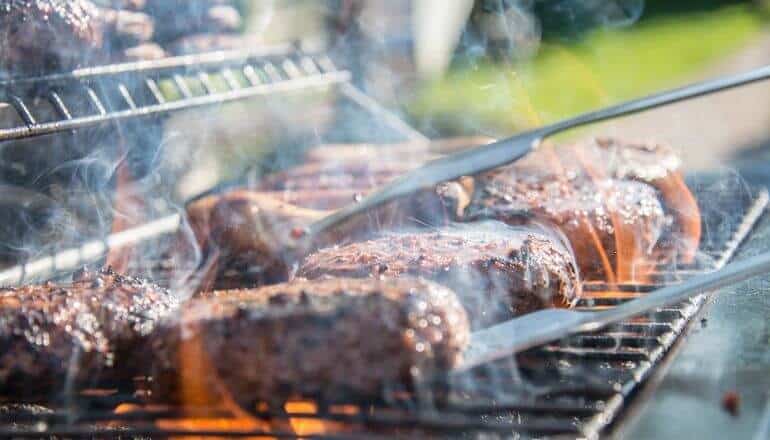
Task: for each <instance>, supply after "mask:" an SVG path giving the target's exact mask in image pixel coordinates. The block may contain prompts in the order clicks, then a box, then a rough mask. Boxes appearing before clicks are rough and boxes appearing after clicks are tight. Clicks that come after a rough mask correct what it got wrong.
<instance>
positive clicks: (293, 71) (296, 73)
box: [0, 46, 768, 438]
mask: <svg viewBox="0 0 770 440" xmlns="http://www.w3.org/2000/svg"><path fill="white" fill-rule="evenodd" d="M311 66H314V67H311ZM234 69H238V70H239V71H240V72H241V73H242V74H243V76H244V77H245V78H246V79H247V80H248V84H242V83H238V81H237V80H227V77H228V76H229V75H228V73H227V72H228V71H229V72H232V71H233V70H234ZM257 70H259V71H260V72H261V73H262V74H263V76H262V77H261V78H255V77H254V76H253V75H252V74H250V73H247V72H250V71H253V72H254V73H256V72H257ZM213 74H217V75H221V77H222V78H224V79H225V82H226V84H227V85H228V88H229V89H228V90H216V88H215V87H213V86H212V87H206V86H205V80H203V78H204V77H205V75H213ZM189 75H196V76H197V77H198V78H199V79H200V80H201V83H202V84H204V93H203V94H200V95H196V94H195V93H193V92H192V90H191V89H190V87H189V84H186V80H185V77H187V76H189ZM350 79H351V74H350V73H349V72H348V71H345V70H340V69H338V68H337V67H336V66H335V65H334V63H333V62H331V59H330V58H329V57H327V56H325V55H323V54H322V55H304V54H299V53H298V52H296V50H295V49H294V48H293V47H291V46H281V47H276V48H270V49H264V50H261V51H259V52H250V53H245V52H241V51H236V52H215V53H209V54H201V55H191V56H184V57H175V58H169V59H164V60H159V61H148V62H138V63H127V64H120V65H113V66H103V67H94V68H87V69H80V70H77V71H74V72H71V73H67V74H58V75H49V76H45V77H40V78H31V79H23V78H22V79H12V80H4V81H0V102H5V103H7V104H8V105H10V106H12V107H13V109H14V110H15V111H16V113H17V115H18V116H19V119H20V120H21V121H22V123H21V124H20V125H18V126H14V127H11V128H3V129H0V141H6V140H13V139H22V138H28V137H34V136H41V135H45V134H54V133H65V132H69V131H71V130H74V129H80V128H86V127H94V126H97V125H101V124H105V123H110V122H116V121H121V120H126V119H133V118H142V117H148V116H156V115H163V114H169V113H174V112H177V111H180V110H187V109H193V108H198V107H202V106H207V105H217V104H222V103H225V102H230V101H235V100H241V99H247V98H254V97H259V96H267V95H272V94H274V93H285V92H291V91H297V90H304V89H312V88H324V87H332V86H333V87H337V88H338V90H339V91H340V92H341V93H342V94H343V95H344V96H345V97H347V98H348V99H350V100H351V101H352V102H354V103H356V104H357V105H359V106H361V107H362V108H364V109H365V110H366V111H368V112H370V113H371V114H372V115H373V116H375V117H377V118H378V119H379V120H381V121H383V122H386V123H387V124H388V125H390V126H391V127H392V128H393V129H394V130H395V131H396V132H398V133H400V134H401V135H402V136H403V137H405V138H406V139H409V140H412V141H418V142H426V141H427V139H426V138H425V137H424V136H423V135H422V134H420V133H419V132H417V131H416V130H414V129H413V128H411V127H410V126H409V125H408V124H406V123H404V122H403V121H402V120H400V119H399V118H398V117H397V116H395V115H393V114H392V113H390V112H388V111H387V110H386V109H384V108H383V107H381V106H380V105H379V104H378V103H377V102H376V101H374V100H373V99H371V98H370V97H369V96H367V95H366V94H364V93H363V92H361V91H360V90H358V89H356V88H355V87H354V86H353V85H352V84H350ZM162 80H170V81H171V84H173V85H174V86H175V88H176V93H177V94H178V95H179V96H178V98H177V99H175V100H173V101H169V100H168V99H167V98H166V97H165V96H164V94H163V93H162V92H161V91H160V89H159V87H158V83H159V81H162ZM126 82H128V83H130V84H126ZM103 84H109V85H111V86H114V87H117V89H118V91H119V92H120V94H121V96H123V97H124V100H125V102H124V103H123V105H124V106H126V107H127V108H123V109H120V108H118V109H114V108H113V107H112V106H111V103H107V102H106V100H105V99H104V98H103V97H102V93H103ZM131 84H133V86H136V85H137V84H138V85H139V86H140V87H142V88H143V91H136V90H132V89H131V87H129V86H130V85H131ZM57 88H70V89H73V88H74V89H78V90H80V91H81V92H82V93H83V97H84V98H85V99H87V101H88V102H90V103H91V105H92V107H93V108H92V110H93V111H94V113H93V114H91V115H87V116H79V117H73V115H72V112H71V111H70V109H69V107H68V105H67V103H66V102H64V100H63V99H62V97H61V95H59V94H57V93H56V92H55V90H56V89H57ZM52 91H54V92H52ZM136 93H145V94H147V93H149V96H150V97H151V98H154V102H149V103H145V104H144V105H140V104H138V103H137V102H136V100H135V99H134V95H135V94H136ZM29 96H36V97H38V98H40V97H42V98H43V99H46V100H48V102H49V103H50V104H51V105H52V106H53V108H54V109H55V110H56V113H57V115H58V119H57V120H55V121H51V122H38V121H37V119H36V115H35V114H34V111H33V106H31V105H30V104H29V103H28V100H29ZM767 204H768V194H767V192H766V191H760V192H758V193H757V194H756V195H755V197H753V199H752V200H751V203H750V205H749V206H746V207H745V208H746V210H745V212H744V217H743V222H742V223H741V224H740V225H737V228H736V229H735V230H734V231H731V235H730V237H729V238H726V239H725V240H724V242H723V243H721V245H723V246H721V248H720V249H713V250H712V251H713V254H714V255H713V263H714V264H713V265H712V266H710V267H682V268H679V269H680V270H678V271H677V273H676V275H677V276H690V275H694V274H697V273H698V272H700V271H702V270H711V269H716V268H719V267H721V266H722V265H724V264H725V263H726V262H727V261H728V260H729V258H731V257H732V255H733V254H734V253H735V251H736V250H737V248H738V247H739V245H740V244H741V242H742V241H743V240H744V239H745V238H746V236H747V235H748V234H749V233H750V231H751V228H752V226H753V225H754V224H755V223H756V221H757V220H758V219H759V217H760V216H761V215H762V213H763V211H764V209H765V207H766V205H767ZM181 224H182V218H181V216H179V215H170V216H168V217H164V218H161V219H158V220H156V221H153V222H150V223H147V224H145V225H143V226H140V227H137V228H133V229H130V230H127V231H124V232H121V233H118V234H113V235H111V236H109V237H107V238H106V239H103V240H93V241H91V242H88V243H85V244H83V245H81V246H79V247H77V248H72V249H68V250H63V251H60V252H57V253H55V254H53V255H50V256H48V257H44V258H40V259H36V260H34V261H29V262H27V263H26V264H23V265H20V266H16V267H13V268H10V269H7V270H4V271H2V272H0V285H17V284H24V283H30V282H34V281H44V280H49V279H54V278H56V277H57V276H59V275H60V274H66V273H71V272H72V271H73V270H75V269H77V268H79V267H80V266H82V265H84V264H93V263H95V262H98V261H100V259H101V258H103V257H104V255H106V254H107V252H108V251H110V250H114V249H119V248H122V247H125V246H131V245H135V244H137V243H142V242H146V241H152V240H156V239H158V238H159V237H163V236H168V235H170V234H173V233H174V232H176V231H177V230H178V228H179V227H180V225H181ZM662 275H663V274H662ZM660 278H661V279H664V278H666V276H661V277H660ZM656 286H658V285H654V286H653V285H651V286H624V288H623V289H622V290H623V291H622V292H621V293H622V295H620V296H618V297H615V298H613V297H611V296H610V297H607V296H604V297H599V296H598V295H597V297H596V298H594V299H593V302H592V303H590V302H588V301H590V300H586V299H584V300H583V301H582V302H581V306H584V307H597V306H599V307H602V306H611V305H614V304H617V303H619V302H621V301H624V300H627V299H628V298H629V297H630V296H632V294H633V293H634V292H636V293H639V292H643V291H644V290H645V289H650V288H654V287H656ZM605 287H606V286H601V285H587V286H586V291H587V292H588V295H587V296H588V297H591V296H592V292H598V291H601V290H602V289H603V288H605ZM708 295H709V294H708V293H704V294H701V295H700V296H698V297H695V298H693V299H692V300H690V301H686V302H684V303H683V304H682V305H680V306H678V307H672V308H666V309H661V310H658V311H656V312H653V313H651V314H649V315H648V317H647V319H648V321H647V322H643V321H642V322H627V323H622V324H618V325H615V326H612V327H610V328H609V329H607V330H604V331H601V332H596V333H592V334H585V335H577V336H573V337H571V338H568V339H566V340H564V341H561V342H558V343H554V344H549V345H546V346H544V347H539V348H536V349H533V350H529V351H527V352H525V353H522V354H520V355H519V356H517V358H518V360H519V362H520V363H524V364H523V367H522V368H523V369H524V370H526V365H525V364H526V362H527V359H534V360H535V362H536V364H538V365H540V366H544V368H548V369H552V370H555V371H559V365H558V362H562V361H569V360H573V361H574V360H577V361H579V362H584V363H585V362H589V361H590V362H594V361H597V360H598V361H600V362H601V361H607V360H609V361H612V362H618V363H622V362H629V363H633V366H632V367H629V368H627V369H625V370H624V371H623V374H622V375H621V376H622V377H623V378H625V382H620V381H609V382H601V381H599V382H591V381H588V380H584V379H586V378H578V379H581V380H584V381H583V382H580V381H578V382H574V383H570V382H568V383H564V384H561V385H560V386H558V387H551V388H550V389H549V390H548V392H547V393H543V394H541V395H536V396H535V397H533V400H531V401H527V400H520V399H516V398H512V399H509V400H500V399H498V400H496V401H495V402H494V405H489V404H486V405H485V404H478V403H472V402H471V403H467V402H466V403H464V404H456V403H454V404H451V403H450V404H443V405H442V407H441V408H438V409H437V408H435V407H429V408H422V407H415V406H414V405H413V404H414V402H404V405H402V406H392V405H391V406H389V407H385V406H383V405H382V403H377V404H370V405H369V406H361V405H357V406H358V408H359V412H358V413H357V414H352V415H351V414H342V413H337V412H335V411H334V409H333V408H334V402H319V405H320V408H319V412H317V413H293V414H286V413H285V412H283V413H282V412H281V411H277V410H272V411H263V412H257V413H256V415H257V416H261V417H264V418H271V419H272V420H277V421H280V422H283V423H284V425H285V422H286V421H287V420H288V419H290V418H308V419H318V420H324V421H336V422H343V423H346V424H349V425H350V426H351V427H357V428H360V429H362V430H365V429H367V428H375V429H380V428H381V429H396V430H404V429H406V430H411V429H415V430H419V431H420V432H428V433H431V434H434V435H442V436H443V435H450V434H452V435H453V434H456V433H457V432H463V433H473V432H485V433H497V434H500V435H502V436H507V435H513V434H514V433H521V434H524V435H532V436H543V435H559V436H567V437H588V438H592V437H597V436H598V435H600V433H602V432H604V431H606V429H607V428H608V427H610V426H611V425H612V424H613V423H614V422H615V421H616V420H617V419H618V415H619V414H620V413H621V412H622V411H625V410H626V408H627V406H628V404H629V402H634V400H638V399H632V397H634V396H635V395H637V394H639V392H640V388H642V385H643V384H645V383H647V384H649V382H650V381H649V378H650V376H652V375H654V374H662V371H663V370H664V369H665V364H666V359H670V358H671V353H672V351H675V347H676V346H677V344H678V343H680V342H681V340H682V338H681V337H680V336H681V335H682V333H684V332H685V331H686V330H687V328H688V324H689V323H690V322H692V320H693V318H694V317H697V316H698V313H700V312H701V311H702V310H703V306H704V304H705V303H706V302H707V298H708ZM618 338H619V339H618ZM615 340H620V341H621V342H622V343H621V344H620V345H619V346H617V347H616V346H610V347H608V346H607V343H608V342H611V341H615ZM629 365H631V364H629ZM482 375H483V373H482ZM573 379H574V378H573ZM482 383H483V382H482ZM495 385H496V384H494V383H493V384H489V386H490V387H493V386H495ZM642 392H643V391H642ZM564 396H567V397H570V398H572V397H575V396H582V397H583V398H584V400H585V402H584V404H583V405H578V406H576V405H574V404H573V405H570V404H568V403H565V402H564V401H562V400H561V399H562V397H564ZM93 400H94V402H91V403H94V404H95V405H96V406H95V407H93V406H91V409H86V410H83V408H81V409H80V410H78V409H75V410H72V409H69V410H68V409H64V410H59V411H54V412H53V413H49V414H42V415H41V414H36V415H27V416H25V415H24V414H22V413H17V414H12V415H11V416H7V415H1V414H0V436H1V437H8V436H11V437H18V438H23V437H28V438H37V437H41V436H63V437H92V436H94V435H97V436H136V435H150V436H164V437H167V436H175V435H180V436H183V435H195V436H203V437H206V436H223V435H227V436H232V437H254V436H269V437H278V438H299V437H301V436H297V435H296V434H295V433H292V432H286V431H283V430H281V429H278V430H270V431H264V432H263V431H225V432H223V431H220V430H209V431H205V430H201V431H189V430H182V429H178V430H166V429H159V428H158V427H156V426H155V424H154V423H153V422H154V421H155V420H158V419H162V418H166V419H168V418H171V419H175V418H180V417H183V416H184V415H186V414H187V413H181V412H180V411H179V410H176V409H173V408H171V409H161V410H144V411H140V412H132V413H127V414H121V415H117V414H114V413H113V412H112V410H111V409H110V408H114V407H115V406H116V404H117V403H119V402H127V403H136V402H137V401H136V399H135V398H133V397H132V396H128V395H112V396H108V397H102V398H98V399H93ZM84 402H85V401H84ZM339 403H344V404H345V403H349V402H339ZM391 403H392V402H391ZM410 405H411V406H410ZM88 407H89V405H85V406H84V408H88ZM94 408H96V409H94ZM370 409H374V410H373V411H369V410H370ZM522 415H523V416H524V417H523V418H522ZM532 415H535V417H534V419H533V420H529V419H528V416H532ZM558 416H561V418H559V417H558ZM9 417H10V418H9ZM7 422H15V423H24V422H31V427H30V428H23V429H15V428H12V427H11V426H10V425H8V424H7ZM101 422H110V426H116V425H115V424H117V425H123V426H127V428H123V427H121V428H108V429H95V428H94V426H93V424H94V423H101ZM356 434H360V433H353V434H352V436H354V437H355V435H356ZM350 436H351V435H348V434H340V435H328V436H316V435H314V436H312V437H314V438H319V437H326V438H348V437H350ZM367 436H369V437H376V435H373V434H372V433H371V432H367Z"/></svg>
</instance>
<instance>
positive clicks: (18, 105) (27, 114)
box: [10, 96, 37, 127]
mask: <svg viewBox="0 0 770 440" xmlns="http://www.w3.org/2000/svg"><path fill="white" fill-rule="evenodd" d="M10 101H11V105H12V106H13V108H15V109H16V112H17V113H18V114H19V117H20V118H21V120H22V121H24V123H25V124H27V126H28V127H32V126H34V125H35V124H37V121H35V117H34V116H33V115H32V112H31V111H30V110H29V107H27V104H26V103H25V102H24V100H23V99H21V98H20V97H18V96H11V98H10Z"/></svg>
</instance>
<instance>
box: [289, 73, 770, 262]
mask: <svg viewBox="0 0 770 440" xmlns="http://www.w3.org/2000/svg"><path fill="white" fill-rule="evenodd" d="M767 78H770V66H766V67H762V68H759V69H755V70H752V71H750V72H746V73H742V74H738V75H731V76H726V77H723V78H718V79H715V80H711V81H705V82H702V83H697V84H693V85H690V86H686V87H682V88H678V89H674V90H670V91H667V92H662V93H657V94H654V95H650V96H647V97H644V98H641V99H636V100H632V101H627V102H625V103H622V104H618V105H615V106H611V107H607V108H605V109H602V110H598V111H594V112H590V113H586V114H583V115H579V116H577V117H574V118H571V119H566V120H564V121H561V122H557V123H555V124H552V125H548V126H545V127H541V128H537V129H534V130H531V131H527V132H523V133H519V134H517V135H515V136H512V137H510V138H508V139H503V140H500V141H497V142H494V143H491V144H488V145H484V146H481V147H476V148H470V149H467V150H465V151H462V152H459V153H455V154H452V155H449V156H446V157H443V158H441V159H437V160H434V161H432V162H429V163H427V164H425V165H423V166H422V167H420V168H418V169H416V170H414V171H411V172H408V173H406V174H404V175H402V176H401V177H399V178H397V179H395V180H393V181H392V182H390V183H388V184H386V185H384V186H383V187H381V188H380V190H378V191H376V192H374V193H373V194H370V195H369V196H367V197H366V198H364V200H362V201H360V202H358V203H352V204H350V205H347V206H345V207H343V208H341V209H339V210H337V211H335V212H334V213H332V214H330V215H328V216H327V217H325V218H323V219H321V220H319V221H317V222H315V223H314V224H312V225H311V226H310V227H309V228H308V233H307V234H306V235H305V236H304V237H302V239H300V240H291V239H289V243H290V246H289V247H290V248H291V251H292V252H295V253H297V252H298V253H300V254H301V253H303V252H307V251H308V250H309V249H312V248H313V246H314V240H315V239H316V237H317V236H319V235H322V234H323V233H324V232H325V231H328V230H331V229H334V228H336V227H338V226H339V225H340V224H343V223H345V222H347V221H349V220H350V219H351V218H353V217H355V216H358V215H361V214H363V213H365V212H368V211H370V210H372V209H375V208H377V207H379V206H382V205H384V204H386V203H388V202H391V201H393V200H395V199H398V198H401V197H405V196H408V195H411V194H413V193H415V192H416V191H419V190H422V189H425V188H430V187H434V186H435V185H438V184H440V183H442V182H446V181H448V180H452V179H457V178H460V177H463V176H473V175H477V174H478V173H481V172H484V171H488V170H490V169H494V168H497V167H501V166H504V165H507V164H510V163H511V162H515V161H516V160H518V159H520V158H522V157H523V156H525V155H527V154H529V153H530V152H532V151H533V150H534V149H536V148H537V147H538V146H539V145H540V143H541V142H542V141H543V139H545V138H547V137H549V136H553V135H555V134H557V133H560V132H563V131H565V130H569V129H572V128H576V127H580V126H582V125H586V124H591V123H595V122H600V121H604V120H607V119H611V118H616V117H619V116H625V115H630V114H634V113H638V112H642V111H645V110H650V109H654V108H658V107H661V106H664V105H668V104H672V103H675V102H680V101H683V100H686V99H691V98H696V97H699V96H703V95H707V94H711V93H716V92H720V91H723V90H726V89H730V88H734V87H738V86H742V85H746V84H750V83H753V82H757V81H762V80H765V79H767Z"/></svg>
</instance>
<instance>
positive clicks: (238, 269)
mask: <svg viewBox="0 0 770 440" xmlns="http://www.w3.org/2000/svg"><path fill="white" fill-rule="evenodd" d="M285 194H286V193H262V192H255V191H248V190H240V191H237V190H236V191H232V192H230V193H228V194H226V195H224V196H223V197H222V198H221V199H220V200H218V201H217V202H216V204H215V205H214V207H213V209H212V211H211V214H210V216H209V217H208V221H206V220H201V221H196V224H199V225H202V226H203V227H204V228H207V229H206V230H204V231H200V230H199V232H198V233H197V235H198V236H199V237H207V238H203V240H204V241H206V243H207V246H208V250H209V251H212V252H216V253H217V258H218V259H219V260H220V269H221V270H223V271H224V272H234V275H235V277H234V280H235V281H234V282H235V283H236V285H240V286H259V285H263V284H268V283H274V282H280V281H285V280H287V279H288V275H289V269H290V268H291V267H292V266H293V265H294V264H295V263H296V261H295V258H296V257H295V256H294V255H293V254H287V253H286V252H285V248H286V244H287V243H288V241H289V240H290V239H291V238H292V237H294V238H297V237H296V234H301V233H302V231H304V230H305V228H306V227H307V226H309V225H310V224H311V223H312V222H314V221H316V220H319V219H321V218H323V217H324V216H325V215H327V214H329V213H330V212H331V211H325V210H317V209H311V208H305V207H303V206H298V205H295V204H292V203H287V202H284V201H282V200H283V199H284V198H283V197H281V195H285ZM291 194H292V196H290V199H293V200H292V201H294V202H297V203H304V204H323V203H324V201H322V200H321V199H326V201H330V202H331V201H333V200H332V198H333V197H335V196H332V195H329V194H327V193H324V192H321V193H320V194H319V193H315V192H313V193H312V194H308V192H306V191H303V192H299V193H291ZM336 197H339V195H337V196H336ZM352 199H353V197H350V200H352ZM344 204H346V203H342V205H344ZM202 206H205V203H204V204H203V205H202ZM447 211H448V208H446V207H445V206H444V199H443V198H442V196H441V195H439V194H437V193H436V192H435V191H424V192H422V193H419V194H416V195H414V196H412V197H409V198H407V199H404V200H399V201H396V202H394V203H390V204H388V205H386V206H384V207H382V208H378V209H376V210H374V211H372V212H370V213H368V214H367V215H364V216H359V217H357V218H354V219H352V220H351V221H349V222H348V223H347V224H345V225H343V226H341V227H340V228H338V229H337V230H334V231H331V232H329V233H328V234H326V235H325V236H323V237H318V239H317V241H316V242H317V244H318V245H319V246H324V245H331V244H338V243H347V242H350V241H352V240H354V239H362V238H366V237H369V236H371V235H372V234H374V233H376V232H377V231H380V230H383V229H388V228H398V227H414V226H415V225H418V226H419V225H421V224H436V223H441V222H445V221H446V218H447V217H448V215H447ZM204 214H205V213H204ZM223 275H224V274H220V275H218V276H217V279H222V280H223V281H224V279H223V278H232V277H228V276H224V277H223ZM230 285H231V284H218V285H217V286H218V287H219V288H222V287H225V286H230Z"/></svg>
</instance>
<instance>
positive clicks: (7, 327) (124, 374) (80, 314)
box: [0, 269, 177, 399]
mask: <svg viewBox="0 0 770 440" xmlns="http://www.w3.org/2000/svg"><path fill="white" fill-rule="evenodd" d="M176 303H177V302H176V300H175V298H174V297H173V296H172V295H170V294H169V293H168V292H167V291H165V290H163V289H160V288H158V287H157V286H154V285H152V284H149V283H147V282H145V281H143V280H140V279H136V278H129V277H124V276H121V275H119V274H117V273H114V272H113V271H112V270H110V269H105V270H101V271H81V272H79V273H77V274H76V275H75V276H74V281H73V282H72V283H71V284H68V285H57V284H52V283H48V284H44V285H35V286H26V287H21V288H7V289H3V290H0V395H6V396H12V397H13V398H15V399H26V398H33V399H34V398H49V397H50V398H54V397H57V396H60V395H61V394H63V393H68V392H72V391H77V390H78V389H80V388H83V387H88V386H95V385H103V384H113V385H114V384H115V383H116V382H121V381H126V380H130V379H131V377H133V376H134V375H136V374H137V373H138V372H140V371H142V367H143V365H142V364H143V362H144V359H137V358H135V357H134V356H135V354H136V350H137V349H138V347H139V346H140V345H141V344H142V341H143V339H144V338H145V337H146V336H147V335H148V334H149V333H150V332H151V331H152V329H153V327H154V325H155V323H156V321H157V320H158V319H159V318H161V317H162V316H165V315H166V314H167V313H169V312H170V311H171V310H172V309H173V308H174V306H175V305H176Z"/></svg>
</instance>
